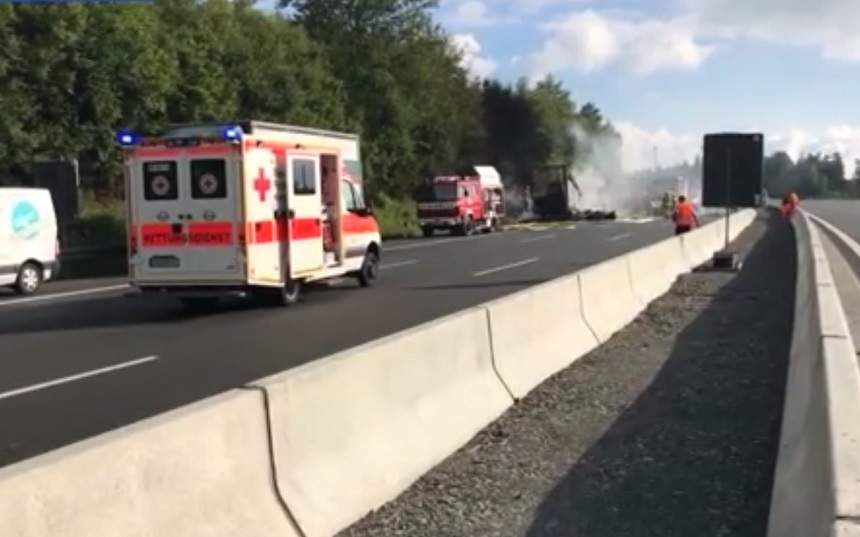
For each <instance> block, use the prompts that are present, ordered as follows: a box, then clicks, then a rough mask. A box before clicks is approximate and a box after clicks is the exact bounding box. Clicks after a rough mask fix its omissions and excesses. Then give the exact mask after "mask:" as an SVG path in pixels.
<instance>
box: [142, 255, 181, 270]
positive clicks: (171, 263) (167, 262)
mask: <svg viewBox="0 0 860 537" xmlns="http://www.w3.org/2000/svg"><path fill="white" fill-rule="evenodd" d="M179 264H180V263H179V258H178V257H176V256H175V255H154V256H152V257H150V258H149V266H150V267H151V268H157V269H169V268H179Z"/></svg>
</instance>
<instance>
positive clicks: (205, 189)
mask: <svg viewBox="0 0 860 537" xmlns="http://www.w3.org/2000/svg"><path fill="white" fill-rule="evenodd" d="M226 170H227V167H226V165H225V163H224V159H205V160H192V161H191V197H192V198H194V199H223V198H226V197H227V173H226Z"/></svg>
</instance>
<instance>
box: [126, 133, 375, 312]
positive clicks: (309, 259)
mask: <svg viewBox="0 0 860 537" xmlns="http://www.w3.org/2000/svg"><path fill="white" fill-rule="evenodd" d="M117 140H118V142H119V143H120V145H121V146H122V147H123V150H124V156H125V159H124V160H125V177H126V193H127V196H126V197H127V199H128V217H129V274H130V280H131V283H132V285H134V286H136V287H138V288H139V289H141V290H143V291H156V292H166V293H174V294H176V295H177V296H178V297H180V298H181V299H182V300H183V301H184V302H186V303H187V304H195V305H196V304H199V303H201V302H203V301H210V300H212V299H213V298H217V297H218V296H219V295H220V294H224V293H231V294H239V295H243V296H244V295H252V296H254V297H258V298H261V299H263V300H264V301H266V302H269V303H277V304H283V305H289V304H292V303H294V302H296V301H297V300H298V297H299V292H300V290H301V285H302V283H304V282H313V281H321V280H327V279H334V278H342V277H344V276H352V277H355V278H356V279H357V280H358V281H359V283H360V284H361V285H362V286H368V285H370V284H371V282H372V281H373V280H374V279H376V277H377V275H378V271H379V262H380V256H381V247H382V241H381V238H380V234H379V226H378V225H377V222H376V220H375V218H374V217H373V214H372V211H371V209H370V208H369V207H368V205H367V204H366V203H365V200H364V195H363V190H362V167H361V155H360V147H359V139H358V137H357V136H355V135H351V134H342V133H337V132H329V131H322V130H316V129H308V128H302V127H293V126H288V125H279V124H272V123H264V122H257V121H251V122H243V123H236V124H233V123H231V124H222V123H211V124H194V125H185V126H178V127H175V128H172V129H170V130H169V131H168V132H167V133H165V134H164V135H162V136H160V137H158V138H141V137H139V136H137V135H135V134H134V133H132V132H129V131H120V132H119V133H118V135H117Z"/></svg>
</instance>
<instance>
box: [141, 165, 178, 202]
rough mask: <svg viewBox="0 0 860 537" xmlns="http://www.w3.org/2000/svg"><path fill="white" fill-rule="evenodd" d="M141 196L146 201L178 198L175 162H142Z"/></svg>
mask: <svg viewBox="0 0 860 537" xmlns="http://www.w3.org/2000/svg"><path fill="white" fill-rule="evenodd" d="M143 197H144V199H145V200H146V201H171V200H175V199H178V198H179V186H178V184H177V179H176V162H174V161H165V162H144V163H143Z"/></svg>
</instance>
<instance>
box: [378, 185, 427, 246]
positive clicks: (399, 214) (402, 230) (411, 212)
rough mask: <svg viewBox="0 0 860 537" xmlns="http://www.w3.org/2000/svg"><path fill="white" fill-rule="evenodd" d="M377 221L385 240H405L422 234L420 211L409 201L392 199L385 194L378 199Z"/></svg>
mask: <svg viewBox="0 0 860 537" xmlns="http://www.w3.org/2000/svg"><path fill="white" fill-rule="evenodd" d="M376 220H377V221H378V222H379V229H380V232H381V233H382V238H383V239H404V238H409V237H417V236H419V235H420V234H421V228H420V227H419V226H418V210H417V207H416V205H415V202H414V201H412V200H409V199H399V200H397V199H392V198H389V197H388V196H386V195H385V194H380V195H379V196H378V198H377V206H376Z"/></svg>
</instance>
